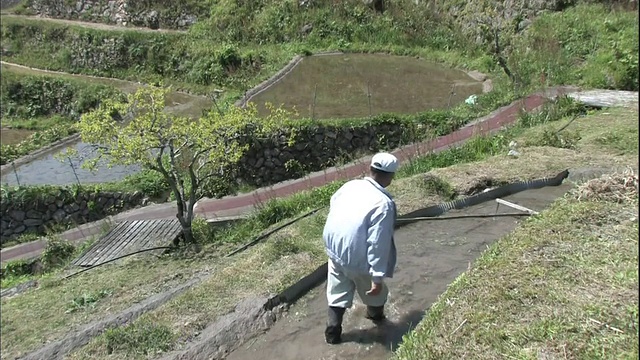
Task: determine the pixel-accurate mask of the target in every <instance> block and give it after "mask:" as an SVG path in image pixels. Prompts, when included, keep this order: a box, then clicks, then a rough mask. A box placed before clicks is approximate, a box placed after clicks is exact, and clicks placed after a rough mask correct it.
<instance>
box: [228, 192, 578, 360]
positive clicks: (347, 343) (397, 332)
mask: <svg viewBox="0 0 640 360" xmlns="http://www.w3.org/2000/svg"><path fill="white" fill-rule="evenodd" d="M570 187H571V186H570V185H569V184H562V185H560V186H555V187H554V186H551V187H544V188H541V189H534V190H527V191H524V192H520V193H517V194H514V195H510V196H505V197H501V198H502V199H504V200H508V201H509V202H512V203H517V204H520V205H522V206H525V207H527V208H530V209H533V210H537V211H541V210H542V209H544V208H545V207H547V206H548V205H549V204H550V203H551V202H553V201H554V200H555V199H556V198H558V197H560V196H562V195H563V194H564V193H565V192H566V191H567V190H568V189H569V188H570ZM489 199H490V197H489ZM496 207H497V203H496V202H495V201H486V202H484V203H482V204H478V205H474V206H471V207H468V208H464V209H461V210H453V211H451V212H450V213H449V214H447V216H454V217H458V216H460V217H458V218H453V219H449V220H446V221H417V222H414V223H412V224H409V225H407V226H404V227H402V228H400V229H399V230H398V231H397V232H396V236H395V238H396V245H397V247H398V267H397V273H396V276H394V278H393V279H389V280H388V281H387V283H388V285H389V287H390V291H391V293H390V297H389V303H388V304H387V307H386V313H387V314H386V315H387V317H388V321H387V322H386V323H384V324H382V325H380V326H376V325H374V324H373V323H372V322H371V321H369V320H367V319H365V318H364V315H365V311H366V308H365V306H364V305H363V304H362V303H361V302H359V299H357V297H356V299H357V300H356V302H355V305H354V307H353V308H352V309H351V310H349V311H348V312H347V314H346V315H345V322H344V325H343V327H344V334H343V343H342V344H340V345H337V346H332V345H327V344H325V343H324V326H325V322H326V316H327V315H326V313H327V311H326V297H325V289H326V285H325V284H323V285H322V286H319V287H316V288H315V289H313V290H311V291H310V292H309V293H308V294H307V295H305V296H304V297H302V298H301V299H300V300H299V301H298V302H296V303H295V304H294V305H293V306H292V307H291V308H290V309H289V311H288V312H287V316H286V317H285V318H284V319H281V320H279V321H278V322H277V323H276V324H275V325H274V326H273V327H272V328H271V329H270V330H269V331H268V332H266V333H265V334H264V335H261V336H258V337H257V338H254V339H253V340H251V341H248V342H246V343H245V344H243V345H242V346H240V347H239V348H238V349H237V350H235V351H233V352H232V353H231V354H230V355H229V356H228V357H227V359H229V360H250V359H255V358H257V357H259V358H263V359H284V360H287V359H291V360H293V359H309V360H313V359H352V360H355V359H369V360H371V359H376V360H377V359H388V358H389V357H390V356H391V355H392V352H393V351H394V350H395V349H396V348H397V346H398V344H399V343H400V342H401V341H402V336H403V335H404V334H406V333H407V332H409V331H410V330H411V329H412V328H414V327H415V326H416V325H417V324H418V323H419V322H420V320H421V319H422V317H423V315H424V314H425V311H426V310H427V309H428V308H429V307H430V306H431V304H432V303H433V302H434V301H435V300H436V299H437V297H438V296H439V295H440V294H441V293H443V292H444V291H445V290H446V288H447V286H448V284H450V283H451V282H452V281H453V280H455V279H456V277H458V276H459V275H460V274H461V273H462V272H464V271H465V270H467V269H468V268H469V266H470V264H471V262H473V261H474V260H475V259H476V258H477V257H478V255H479V254H480V253H481V252H482V251H483V250H485V249H486V248H487V247H488V246H489V245H490V244H491V243H493V242H494V241H495V240H496V239H498V238H500V237H502V236H504V235H506V234H508V233H509V232H511V231H513V230H514V229H515V227H516V226H517V224H518V223H519V222H520V221H521V219H522V218H520V217H508V216H507V217H498V216H496V217H493V216H491V215H494V214H496V213H497V214H503V213H509V212H510V213H513V211H514V210H513V209H511V208H509V207H507V206H504V205H500V207H499V208H498V209H497V208H496ZM475 215H480V216H487V217H465V216H475ZM453 330H454V329H451V331H453Z"/></svg>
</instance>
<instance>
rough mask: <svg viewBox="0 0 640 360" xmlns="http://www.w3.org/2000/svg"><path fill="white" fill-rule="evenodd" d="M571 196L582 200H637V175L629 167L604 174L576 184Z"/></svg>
mask: <svg viewBox="0 0 640 360" xmlns="http://www.w3.org/2000/svg"><path fill="white" fill-rule="evenodd" d="M573 196H575V198H576V199H578V200H583V201H612V202H616V203H623V202H626V201H633V200H637V198H638V175H637V174H636V173H635V172H634V171H633V170H631V169H628V170H626V171H624V172H623V173H613V174H605V175H603V176H601V177H600V178H598V179H593V180H590V181H587V182H586V183H584V184H581V185H580V186H578V187H577V188H576V189H575V190H574V191H573Z"/></svg>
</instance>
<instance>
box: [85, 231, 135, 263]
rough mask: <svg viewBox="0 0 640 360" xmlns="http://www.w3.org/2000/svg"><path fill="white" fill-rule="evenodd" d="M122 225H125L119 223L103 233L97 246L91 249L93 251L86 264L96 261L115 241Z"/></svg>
mask: <svg viewBox="0 0 640 360" xmlns="http://www.w3.org/2000/svg"><path fill="white" fill-rule="evenodd" d="M123 227H126V223H125V222H122V223H119V224H118V225H116V227H115V228H113V229H111V231H109V233H107V235H105V237H104V238H103V239H101V240H99V246H97V247H96V248H95V249H94V250H93V252H91V254H90V255H89V257H88V259H87V261H86V264H87V266H91V265H92V264H94V263H95V262H96V261H98V260H99V258H100V257H101V256H102V254H104V253H105V252H106V251H107V250H108V248H109V247H110V246H111V245H112V244H113V242H115V241H117V239H118V237H119V235H120V233H121V232H122V230H123Z"/></svg>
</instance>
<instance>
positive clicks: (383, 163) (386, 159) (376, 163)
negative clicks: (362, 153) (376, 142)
mask: <svg viewBox="0 0 640 360" xmlns="http://www.w3.org/2000/svg"><path fill="white" fill-rule="evenodd" d="M371 167H372V168H374V169H378V170H380V171H384V172H388V173H395V172H396V170H398V159H397V158H396V157H395V156H393V155H391V154H389V153H384V152H383V153H377V154H375V155H373V158H371Z"/></svg>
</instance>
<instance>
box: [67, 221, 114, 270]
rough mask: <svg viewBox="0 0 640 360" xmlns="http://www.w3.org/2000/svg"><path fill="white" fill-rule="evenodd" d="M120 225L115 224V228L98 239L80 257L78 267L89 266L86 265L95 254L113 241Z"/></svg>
mask: <svg viewBox="0 0 640 360" xmlns="http://www.w3.org/2000/svg"><path fill="white" fill-rule="evenodd" d="M121 224H122V223H120V224H117V225H116V226H114V227H113V228H111V229H110V230H109V231H108V232H107V233H106V234H105V235H104V236H103V237H102V238H100V239H98V240H97V241H96V242H95V243H94V244H93V245H92V246H91V248H89V249H87V251H86V252H85V254H84V255H83V256H82V259H81V260H80V261H78V265H80V266H89V265H87V264H90V263H91V262H92V260H93V258H94V257H95V256H96V254H98V253H100V252H101V251H102V249H104V248H105V246H107V245H108V244H109V242H110V241H111V240H112V239H113V236H114V234H116V233H117V232H118V231H119V227H120V226H122V225H121Z"/></svg>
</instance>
